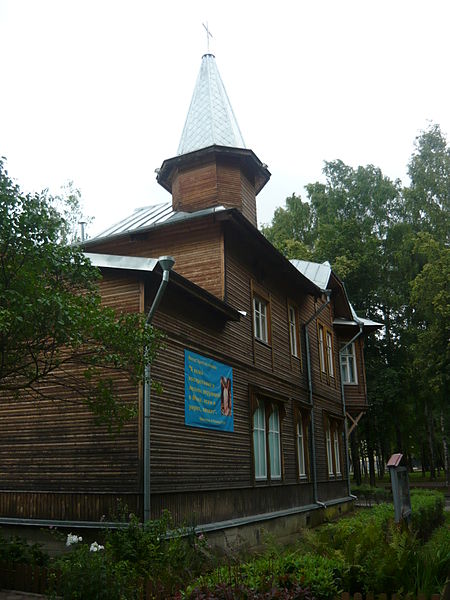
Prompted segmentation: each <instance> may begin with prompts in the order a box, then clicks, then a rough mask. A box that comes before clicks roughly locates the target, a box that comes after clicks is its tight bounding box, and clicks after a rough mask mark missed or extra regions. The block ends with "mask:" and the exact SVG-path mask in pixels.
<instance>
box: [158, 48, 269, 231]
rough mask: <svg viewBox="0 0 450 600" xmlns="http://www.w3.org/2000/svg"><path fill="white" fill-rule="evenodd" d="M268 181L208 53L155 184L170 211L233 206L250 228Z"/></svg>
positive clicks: (255, 223)
mask: <svg viewBox="0 0 450 600" xmlns="http://www.w3.org/2000/svg"><path fill="white" fill-rule="evenodd" d="M269 178H270V173H269V171H268V169H267V165H265V164H263V163H262V162H261V161H260V160H259V158H258V157H257V156H256V155H255V154H254V152H252V150H249V149H247V148H246V147H245V143H244V139H243V137H242V134H241V131H240V129H239V125H238V123H237V120H236V117H235V116H234V112H233V109H232V107H231V104H230V101H229V99H228V96H227V93H226V91H225V87H224V85H223V83H222V79H221V77H220V74H219V71H218V69H217V65H216V60H215V57H214V55H213V54H205V55H204V56H203V57H202V63H201V66H200V72H199V75H198V78H197V82H196V85H195V89H194V93H193V95H192V100H191V104H190V107H189V111H188V115H187V118H186V122H185V125H184V129H183V133H182V135H181V140H180V144H179V147H178V154H177V156H175V157H174V158H169V159H167V160H165V161H164V162H163V164H162V166H161V169H160V170H159V173H158V177H157V181H158V183H159V184H160V185H162V186H163V187H164V188H165V189H166V190H167V191H168V192H170V193H171V194H172V205H173V209H174V210H175V211H183V212H196V211H198V210H202V209H205V208H211V207H214V206H224V207H226V208H237V209H238V210H239V211H240V212H241V213H242V214H243V215H244V216H245V217H246V218H247V219H248V220H249V221H250V222H251V223H252V224H253V225H254V226H255V227H256V226H257V219H256V195H257V194H258V193H259V192H260V191H261V190H262V188H263V187H264V186H265V184H266V183H267V182H268V180H269Z"/></svg>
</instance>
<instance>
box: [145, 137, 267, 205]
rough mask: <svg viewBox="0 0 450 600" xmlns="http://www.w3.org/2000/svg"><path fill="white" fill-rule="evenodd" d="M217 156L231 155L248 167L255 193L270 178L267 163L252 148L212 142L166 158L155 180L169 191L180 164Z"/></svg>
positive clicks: (188, 163) (202, 161)
mask: <svg viewBox="0 0 450 600" xmlns="http://www.w3.org/2000/svg"><path fill="white" fill-rule="evenodd" d="M217 156H232V157H233V158H237V159H239V160H240V161H241V163H242V164H243V166H246V167H247V168H250V170H251V171H252V173H253V174H254V177H255V192H256V194H259V192H260V191H261V190H262V189H263V187H264V186H265V185H266V183H267V182H268V181H269V179H270V176H271V173H270V171H269V170H268V168H267V165H265V164H264V163H262V162H261V161H260V159H259V158H258V157H257V156H256V154H255V153H254V152H253V150H249V149H247V148H232V147H230V146H218V145H217V144H214V145H212V146H208V147H207V148H201V149H200V150H194V151H193V152H188V153H187V154H180V155H178V156H174V157H172V158H167V159H166V160H165V161H164V162H163V163H162V165H161V168H160V169H159V171H158V174H157V176H156V181H157V182H158V183H159V184H160V185H161V186H162V187H163V188H164V189H165V190H167V191H168V192H169V193H171V192H172V179H173V175H174V173H175V171H176V169H178V168H179V167H180V166H183V167H186V166H195V165H197V164H202V163H204V162H206V161H208V160H209V159H211V158H216V157H217Z"/></svg>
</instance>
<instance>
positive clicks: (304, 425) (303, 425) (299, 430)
mask: <svg viewBox="0 0 450 600" xmlns="http://www.w3.org/2000/svg"><path fill="white" fill-rule="evenodd" d="M294 415H295V436H296V446H297V472H298V477H299V479H307V478H308V467H309V457H308V425H309V412H308V411H307V410H303V409H301V408H298V407H295V408H294Z"/></svg>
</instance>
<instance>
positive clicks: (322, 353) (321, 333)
mask: <svg viewBox="0 0 450 600" xmlns="http://www.w3.org/2000/svg"><path fill="white" fill-rule="evenodd" d="M318 335H319V360H320V370H321V371H322V373H326V372H327V367H326V363H325V339H324V336H325V331H324V328H323V325H319V334H318Z"/></svg>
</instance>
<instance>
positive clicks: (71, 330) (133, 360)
mask: <svg viewBox="0 0 450 600" xmlns="http://www.w3.org/2000/svg"><path fill="white" fill-rule="evenodd" d="M69 200H70V199H69ZM76 201H77V199H76V198H75V199H73V198H72V200H71V201H69V205H68V206H67V205H66V207H65V210H63V213H65V215H66V216H65V217H64V216H62V215H61V213H60V212H58V210H56V208H55V203H54V202H53V199H52V198H50V197H49V196H48V195H47V194H34V195H29V194H28V195H25V194H23V193H22V192H21V190H20V188H19V186H18V185H16V184H15V183H14V182H13V181H12V180H11V179H10V178H9V177H8V174H7V172H6V170H5V168H4V163H3V161H1V160H0V267H1V268H0V396H2V397H3V398H4V397H12V396H17V397H19V395H20V397H27V396H28V397H32V398H33V399H40V398H46V397H51V398H52V399H53V400H54V399H59V397H60V394H61V395H62V392H66V391H67V390H71V391H72V395H71V401H72V402H80V403H84V404H86V405H87V406H89V407H90V408H91V410H92V411H93V413H94V414H95V416H96V417H97V419H98V420H99V421H100V422H104V423H106V424H107V425H109V426H110V427H111V426H112V425H113V424H115V425H119V426H120V425H121V424H122V423H123V422H124V421H125V420H126V419H128V418H130V417H131V416H133V415H134V414H135V412H136V406H132V405H130V404H129V403H128V404H127V403H124V402H123V401H122V399H121V394H120V390H118V389H117V386H116V385H115V384H114V380H115V378H116V379H117V378H118V377H120V378H122V379H123V378H124V377H125V378H127V379H128V380H129V381H131V382H133V383H137V382H139V381H142V378H143V373H144V365H145V362H146V361H151V360H152V359H153V358H154V356H155V354H156V352H157V349H158V346H159V342H160V336H159V335H158V333H157V332H156V331H154V330H153V329H152V328H151V327H146V326H145V317H144V316H143V315H137V314H116V313H115V312H114V311H113V310H112V309H111V308H109V307H105V306H102V304H101V298H100V294H99V291H98V281H99V278H100V274H99V272H98V270H97V269H95V268H93V267H92V266H91V264H90V262H89V260H88V259H87V258H86V257H85V256H84V254H83V252H82V251H81V249H80V247H78V246H76V245H75V246H67V245H64V244H63V243H62V242H64V241H66V240H67V239H68V236H69V235H70V230H71V227H72V225H71V223H70V221H69V220H68V216H67V214H70V212H71V210H72V209H73V207H74V203H75V204H76ZM70 202H72V204H71V203H70ZM61 203H62V199H61V198H60V199H59V201H58V202H57V203H56V204H57V205H58V206H59V208H60V209H62V206H61ZM144 348H146V352H144ZM43 382H45V385H43ZM48 390H53V391H52V396H49V395H48V394H49V391H48Z"/></svg>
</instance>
